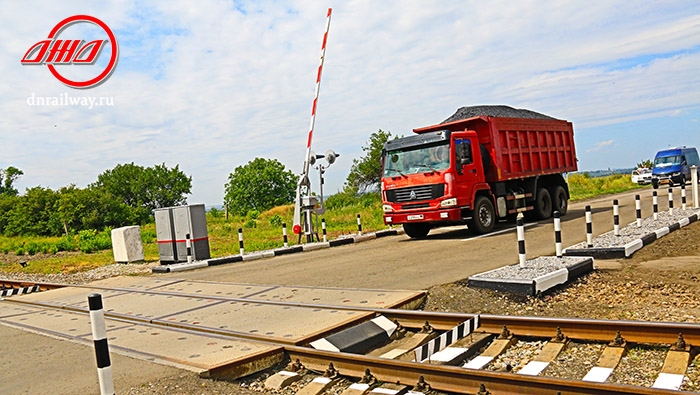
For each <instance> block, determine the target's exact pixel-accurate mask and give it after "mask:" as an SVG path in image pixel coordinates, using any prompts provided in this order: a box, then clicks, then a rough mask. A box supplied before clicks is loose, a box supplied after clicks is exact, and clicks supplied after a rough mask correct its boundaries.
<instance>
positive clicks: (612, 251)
mask: <svg viewBox="0 0 700 395" xmlns="http://www.w3.org/2000/svg"><path fill="white" fill-rule="evenodd" d="M699 215H700V211H698V209H686V210H682V209H674V210H673V214H670V213H669V211H663V212H660V213H658V219H657V220H654V218H653V217H647V218H644V219H642V223H641V226H637V222H636V221H635V222H632V223H630V224H629V225H627V226H624V227H622V228H620V235H619V236H616V235H615V233H614V231H609V232H606V233H603V234H601V235H599V236H597V237H595V238H593V247H588V246H587V243H586V242H582V243H578V244H575V245H573V246H571V247H568V248H567V249H565V250H564V253H565V254H567V255H590V256H594V257H596V258H622V257H630V256H632V254H634V253H635V252H636V251H637V250H639V248H641V247H642V245H646V244H649V243H651V242H653V241H655V240H656V239H658V238H661V237H663V236H665V235H666V234H668V233H670V232H673V231H675V230H678V229H680V228H681V227H683V226H686V225H688V224H690V223H692V222H695V221H696V220H697V219H698V216H699ZM593 227H594V229H595V224H593ZM635 244H636V245H635ZM620 254H622V255H620Z"/></svg>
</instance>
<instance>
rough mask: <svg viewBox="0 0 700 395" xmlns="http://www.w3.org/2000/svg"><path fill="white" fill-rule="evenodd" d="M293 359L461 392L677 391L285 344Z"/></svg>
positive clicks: (350, 373) (353, 373)
mask: <svg viewBox="0 0 700 395" xmlns="http://www.w3.org/2000/svg"><path fill="white" fill-rule="evenodd" d="M285 351H286V352H287V355H288V356H289V358H290V359H291V360H292V361H295V360H297V359H299V361H300V362H301V363H302V364H303V365H304V366H305V367H307V368H310V369H313V370H320V371H324V370H325V369H327V368H328V365H329V364H330V363H333V366H334V367H335V368H336V370H338V371H339V372H340V374H341V375H343V376H353V377H362V376H363V375H364V373H365V369H369V370H370V372H371V373H372V375H373V376H375V377H376V378H377V379H378V380H380V381H383V382H388V383H401V384H404V385H414V384H415V383H417V382H418V379H419V377H421V376H423V378H424V379H425V381H426V382H427V383H428V384H430V386H431V387H432V388H433V389H434V390H438V391H446V392H453V393H458V394H475V393H477V392H478V391H479V386H480V385H481V384H484V385H485V386H486V389H487V390H488V391H490V393H491V394H493V395H496V394H523V395H535V394H537V395H541V394H552V395H554V394H557V393H561V394H607V395H623V394H659V395H663V394H669V395H670V394H678V391H671V390H662V389H658V388H647V387H640V386H630V385H621V384H606V383H594V382H584V381H578V380H569V379H559V378H552V377H542V376H526V375H519V374H514V373H506V372H491V371H484V370H473V369H466V368H460V367H455V366H444V365H430V364H420V363H416V362H406V361H398V360H393V359H382V358H376V357H368V356H364V355H355V354H347V353H339V352H328V351H319V350H313V349H309V348H303V347H285Z"/></svg>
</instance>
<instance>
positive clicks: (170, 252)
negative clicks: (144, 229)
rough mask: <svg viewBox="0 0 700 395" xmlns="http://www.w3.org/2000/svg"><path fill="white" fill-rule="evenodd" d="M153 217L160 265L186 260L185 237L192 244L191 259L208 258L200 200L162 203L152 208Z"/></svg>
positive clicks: (206, 234) (205, 221)
mask: <svg viewBox="0 0 700 395" xmlns="http://www.w3.org/2000/svg"><path fill="white" fill-rule="evenodd" d="M153 213H154V215H155V218H156V235H157V239H158V254H159V256H160V262H161V264H162V265H167V264H171V263H176V262H186V261H187V237H188V235H189V238H190V242H191V244H192V259H193V260H195V261H200V260H204V259H209V258H211V256H210V252H209V235H208V232H207V217H206V210H205V207H204V205H203V204H192V205H186V206H176V207H164V208H159V209H156V210H154V211H153Z"/></svg>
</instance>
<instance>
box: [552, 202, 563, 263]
mask: <svg viewBox="0 0 700 395" xmlns="http://www.w3.org/2000/svg"><path fill="white" fill-rule="evenodd" d="M554 250H555V251H556V254H557V258H561V257H563V256H564V254H563V252H562V248H561V218H560V216H559V211H555V212H554Z"/></svg>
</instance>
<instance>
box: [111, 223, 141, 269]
mask: <svg viewBox="0 0 700 395" xmlns="http://www.w3.org/2000/svg"><path fill="white" fill-rule="evenodd" d="M112 251H113V252H114V261H115V262H120V263H128V262H138V261H143V259H144V255H143V243H142V242H141V228H139V227H138V226H124V227H121V228H116V229H112Z"/></svg>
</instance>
